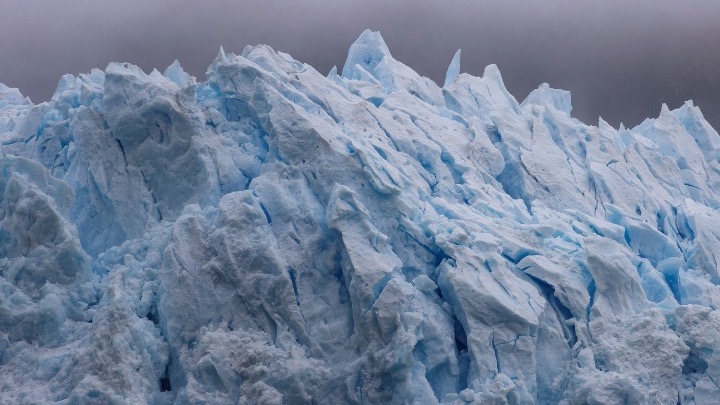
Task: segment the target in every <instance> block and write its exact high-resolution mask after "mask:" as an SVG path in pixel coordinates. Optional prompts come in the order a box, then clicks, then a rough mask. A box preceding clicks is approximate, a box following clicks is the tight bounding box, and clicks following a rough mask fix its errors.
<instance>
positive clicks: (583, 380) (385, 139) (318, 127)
mask: <svg viewBox="0 0 720 405" xmlns="http://www.w3.org/2000/svg"><path fill="white" fill-rule="evenodd" d="M206 77H207V80H206V81H200V82H198V81H196V79H195V78H193V77H191V76H190V75H188V74H187V73H185V72H184V71H183V70H182V68H181V67H180V65H179V64H178V63H174V64H173V65H171V66H170V67H169V68H168V69H167V70H166V71H165V72H164V74H161V73H159V72H158V71H153V72H152V73H150V74H146V73H144V72H142V71H141V70H140V69H139V68H137V67H135V66H133V65H128V64H117V63H111V64H110V65H109V66H108V67H107V68H106V69H105V70H104V71H100V70H93V71H92V72H91V73H90V74H86V75H80V76H78V77H74V76H71V75H66V76H64V77H63V78H62V79H61V80H60V82H59V84H58V88H57V90H56V93H55V95H54V96H53V98H52V100H51V101H50V102H46V103H41V104H37V105H33V104H32V103H30V102H29V100H27V99H25V98H23V97H22V95H21V94H20V93H19V92H17V91H16V90H14V89H9V88H7V87H5V86H0V142H1V143H0V402H2V403H17V404H31V403H33V404H34V403H58V404H76V403H81V404H82V403H95V404H107V403H114V404H123V403H126V404H142V403H150V404H164V403H176V404H190V403H193V404H194V403H209V404H305V403H307V404H342V403H351V404H470V403H474V404H533V403H537V404H558V403H560V404H566V405H572V404H608V405H609V404H683V405H687V404H696V405H701V404H712V403H717V400H718V398H720V388H718V385H717V384H716V382H719V383H720V350H719V349H720V312H719V311H718V310H716V308H715V307H716V306H717V305H718V304H720V288H719V287H718V285H719V284H720V266H719V264H718V259H717V258H716V254H717V253H716V252H720V212H719V211H718V209H720V163H719V162H718V158H719V157H720V136H718V133H717V132H716V131H715V130H714V129H713V128H711V127H710V125H709V124H708V123H707V122H706V121H705V120H704V118H703V116H702V114H701V113H700V110H699V109H698V108H697V107H695V106H693V105H692V103H690V102H688V103H687V104H685V105H684V106H682V107H680V108H679V109H676V110H673V111H671V110H669V109H668V108H667V107H666V106H663V108H662V111H661V113H660V116H659V117H658V118H656V119H648V120H646V121H645V122H644V123H642V124H641V125H639V126H638V127H636V128H633V129H626V128H623V127H621V128H620V129H615V128H612V127H611V126H610V125H608V124H607V123H605V122H603V121H602V120H600V122H599V124H598V126H589V125H585V124H583V123H581V122H579V121H578V120H576V119H573V118H572V117H571V116H570V112H571V109H572V106H571V100H570V94H569V93H568V92H565V91H562V90H556V89H552V88H550V87H549V86H548V85H545V84H544V85H542V86H540V87H539V88H538V89H537V90H535V91H533V92H532V93H531V94H530V95H529V96H528V98H527V99H526V100H525V101H523V102H522V103H518V102H517V101H516V100H515V98H514V97H513V96H512V95H511V94H509V93H508V91H507V90H506V89H505V86H504V85H503V81H502V78H501V76H500V73H499V71H498V69H497V68H496V67H495V66H494V65H490V66H488V67H487V68H486V70H485V72H484V74H483V75H482V77H474V76H470V75H468V74H464V73H461V66H460V53H459V52H458V53H457V54H456V56H455V57H454V58H453V60H452V62H451V64H450V67H449V69H448V75H447V79H446V81H445V85H444V87H442V88H441V87H438V86H437V85H436V84H435V83H434V82H432V81H431V80H429V79H427V78H424V77H421V76H419V75H418V74H417V73H415V72H414V71H413V70H412V69H410V68H409V67H407V66H405V65H404V64H402V63H401V62H399V61H397V60H395V59H394V58H393V57H392V55H391V54H390V51H389V50H388V48H387V46H386V45H385V43H384V41H383V40H382V37H381V36H380V34H378V33H374V32H370V31H366V32H364V33H363V34H362V35H361V36H360V38H359V39H358V40H357V41H356V42H355V44H353V45H352V47H351V48H350V51H349V54H348V58H347V62H346V64H345V66H344V67H343V68H342V74H341V75H339V74H338V73H337V69H333V71H332V72H330V74H329V75H328V76H324V75H322V74H320V73H318V72H317V71H316V70H314V69H313V68H312V67H311V66H308V65H305V64H303V63H301V62H298V61H296V60H294V59H292V58H291V57H290V56H289V55H287V54H284V53H280V52H275V51H273V50H272V49H270V48H269V47H267V46H256V47H248V48H246V49H245V50H244V51H243V52H242V54H241V55H235V54H232V53H225V52H224V51H222V50H221V51H220V53H219V54H218V56H217V58H216V59H215V61H213V63H212V64H211V65H210V67H209V68H208V71H207V74H206ZM714 401H715V402H714Z"/></svg>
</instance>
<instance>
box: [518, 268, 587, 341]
mask: <svg viewBox="0 0 720 405" xmlns="http://www.w3.org/2000/svg"><path fill="white" fill-rule="evenodd" d="M525 274H527V273H525ZM528 276H529V277H530V279H531V280H532V281H533V282H534V283H535V285H537V286H538V288H539V289H540V291H541V292H542V293H543V295H544V296H545V299H546V300H547V302H548V303H549V304H550V307H552V309H553V311H554V312H555V316H556V317H557V320H558V323H560V328H561V329H562V332H563V335H564V336H565V341H566V342H567V343H568V346H570V348H572V347H573V346H575V343H577V334H576V332H575V325H574V324H568V323H567V320H568V319H573V314H572V312H571V311H570V309H569V308H568V307H566V306H565V305H563V303H562V302H560V300H559V299H558V298H557V296H555V288H554V287H553V286H552V285H550V284H548V283H546V282H545V281H543V280H541V279H539V278H536V277H533V276H531V275H529V274H528ZM588 317H589V316H588Z"/></svg>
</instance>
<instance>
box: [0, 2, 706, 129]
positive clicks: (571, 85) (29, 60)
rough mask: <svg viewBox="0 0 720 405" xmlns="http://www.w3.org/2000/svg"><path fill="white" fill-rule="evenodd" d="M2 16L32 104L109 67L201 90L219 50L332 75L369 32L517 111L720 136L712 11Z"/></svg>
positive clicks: (394, 7) (415, 62)
mask: <svg viewBox="0 0 720 405" xmlns="http://www.w3.org/2000/svg"><path fill="white" fill-rule="evenodd" d="M628 3H632V4H628ZM0 16H3V23H2V24H0V82H2V83H5V84H7V85H8V86H11V87H18V88H20V90H21V91H22V92H23V94H25V95H27V96H30V97H31V98H32V100H33V101H34V102H40V101H44V100H47V99H49V98H50V96H51V94H52V92H53V90H54V89H55V85H56V84H57V80H58V79H59V78H60V76H61V75H62V74H64V73H74V74H77V73H82V72H88V71H90V69H92V68H93V67H99V68H104V67H105V66H106V65H107V63H108V62H110V61H121V62H131V63H134V64H136V65H139V66H140V67H142V68H143V69H145V70H146V71H149V70H151V69H152V68H154V67H156V68H158V69H159V70H161V71H162V70H163V69H164V68H165V67H167V65H169V64H170V63H171V62H172V61H173V60H174V59H179V60H180V62H181V64H182V65H183V67H185V69H186V70H187V71H189V72H190V73H191V74H193V75H195V76H197V77H198V78H199V79H201V80H202V79H203V78H204V72H205V69H206V68H207V66H208V65H209V64H210V62H211V61H212V60H213V58H214V57H215V55H216V54H217V51H218V49H219V47H220V45H223V46H224V47H225V49H226V50H228V51H235V52H238V53H239V52H240V51H242V49H243V48H244V47H245V45H249V44H258V43H264V44H268V45H270V46H272V47H273V48H274V49H276V50H281V51H284V52H287V53H290V54H291V55H292V56H294V57H295V58H296V59H298V60H300V61H303V62H306V63H309V64H311V65H313V66H314V67H315V68H316V69H317V70H319V71H321V72H323V73H326V72H327V71H329V69H330V68H331V67H332V66H333V65H338V67H339V68H341V67H342V64H343V62H344V60H345V57H346V55H347V49H348V47H349V46H350V44H351V43H352V42H353V41H354V40H355V39H356V38H357V36H358V35H359V34H360V33H361V32H362V31H363V29H365V28H371V29H373V30H379V31H380V32H381V33H382V35H383V37H384V38H385V40H386V42H387V43H388V46H389V47H390V51H391V52H392V54H393V56H395V58H396V59H398V60H400V61H402V62H404V63H405V64H407V65H409V66H410V67H412V68H413V69H415V70H416V71H418V72H419V73H421V74H423V75H425V76H428V77H430V78H432V79H434V80H435V81H436V82H439V83H442V79H443V77H444V74H445V70H446V68H447V65H448V63H449V62H450V59H451V58H452V55H453V53H454V52H455V51H456V50H457V49H458V48H462V51H463V52H462V71H464V72H467V73H471V74H475V75H479V74H481V73H482V71H483V68H484V67H485V66H486V65H488V64H490V63H495V64H497V65H498V66H499V67H500V71H501V72H502V74H503V78H504V79H505V84H506V86H507V87H508V89H509V90H510V92H511V93H513V95H515V97H516V98H517V99H518V100H519V101H522V99H524V98H525V96H526V95H527V94H528V93H529V92H530V91H531V90H532V89H533V88H535V87H537V86H538V85H539V84H540V83H542V82H548V83H550V85H551V86H553V87H558V88H563V89H566V90H570V91H572V95H573V105H574V110H573V113H574V115H575V116H577V117H578V118H581V119H583V120H584V121H586V122H588V123H592V124H596V123H597V117H598V116H602V117H603V118H604V119H606V120H607V121H609V122H610V123H611V124H613V125H615V126H617V125H618V124H619V123H620V122H621V121H622V122H624V123H625V124H626V125H629V126H632V125H635V124H638V123H639V122H640V121H641V120H642V119H643V118H644V117H648V116H650V117H655V116H657V115H658V113H659V111H660V105H661V103H663V102H665V103H668V105H669V106H670V107H671V108H675V107H677V106H679V105H680V104H681V103H682V102H683V101H684V100H686V99H693V100H694V101H695V104H696V105H699V106H700V107H701V109H702V110H703V113H704V115H705V117H706V118H708V120H710V121H711V123H713V124H714V125H715V127H716V128H720V1H718V0H692V1H687V2H682V1H676V0H672V1H671V0H647V1H642V0H641V1H632V2H631V1H627V0H624V1H621V0H603V1H600V0H597V1H577V0H532V1H531V0H513V1H483V0H445V1H440V0H437V1H429V0H414V1H411V0H396V1H389V0H369V1H359V0H358V1H343V0H306V1H301V0H295V1H292V0H264V1H262V0H259V1H241V0H236V1H231V0H203V1H199V0H198V1H191V0H152V1H150V0H122V1H112V2H111V1H110V0H107V1H102V0H63V1H57V0H0Z"/></svg>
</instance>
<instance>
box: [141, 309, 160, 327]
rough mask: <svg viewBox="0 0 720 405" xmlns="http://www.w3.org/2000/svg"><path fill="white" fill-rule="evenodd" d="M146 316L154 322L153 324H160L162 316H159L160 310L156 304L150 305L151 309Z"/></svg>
mask: <svg viewBox="0 0 720 405" xmlns="http://www.w3.org/2000/svg"><path fill="white" fill-rule="evenodd" d="M145 318H147V320H149V321H150V322H152V323H153V325H155V326H158V325H159V324H160V318H159V317H158V310H157V307H156V306H155V305H153V306H152V307H150V311H148V313H147V315H145Z"/></svg>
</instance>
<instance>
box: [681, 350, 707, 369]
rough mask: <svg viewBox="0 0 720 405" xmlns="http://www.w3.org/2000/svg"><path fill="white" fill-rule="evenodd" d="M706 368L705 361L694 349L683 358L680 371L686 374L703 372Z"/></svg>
mask: <svg viewBox="0 0 720 405" xmlns="http://www.w3.org/2000/svg"><path fill="white" fill-rule="evenodd" d="M707 369H708V363H707V361H705V360H703V359H702V358H700V356H698V355H697V353H695V351H690V354H689V355H688V356H687V357H686V358H685V361H684V362H683V366H682V373H683V374H685V375H687V374H703V373H705V372H706V371H707Z"/></svg>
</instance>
